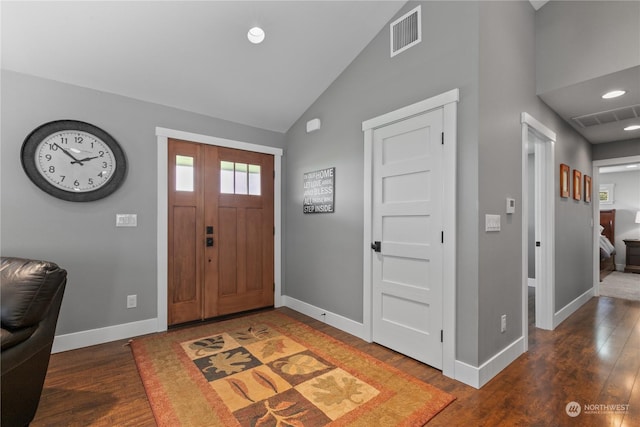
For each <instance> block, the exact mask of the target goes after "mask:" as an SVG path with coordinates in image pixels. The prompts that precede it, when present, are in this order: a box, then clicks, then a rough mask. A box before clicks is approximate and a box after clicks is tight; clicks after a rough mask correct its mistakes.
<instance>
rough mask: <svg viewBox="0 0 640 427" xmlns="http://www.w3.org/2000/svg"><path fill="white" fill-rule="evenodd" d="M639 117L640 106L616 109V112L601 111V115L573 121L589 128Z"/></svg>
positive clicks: (586, 116) (591, 115)
mask: <svg viewBox="0 0 640 427" xmlns="http://www.w3.org/2000/svg"><path fill="white" fill-rule="evenodd" d="M637 117H640V104H637V105H631V106H628V107H622V108H616V109H615V110H609V111H600V112H599V113H592V114H585V115H584V116H578V117H573V118H572V120H573V121H574V122H576V123H577V124H578V125H579V126H580V127H582V128H588V127H590V126H597V125H604V124H607V123H613V122H619V121H622V120H627V119H633V118H637Z"/></svg>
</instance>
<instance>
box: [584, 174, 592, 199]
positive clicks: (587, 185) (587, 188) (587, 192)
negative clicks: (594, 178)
mask: <svg viewBox="0 0 640 427" xmlns="http://www.w3.org/2000/svg"><path fill="white" fill-rule="evenodd" d="M584 201H585V202H587V203H591V177H590V176H589V175H585V176H584Z"/></svg>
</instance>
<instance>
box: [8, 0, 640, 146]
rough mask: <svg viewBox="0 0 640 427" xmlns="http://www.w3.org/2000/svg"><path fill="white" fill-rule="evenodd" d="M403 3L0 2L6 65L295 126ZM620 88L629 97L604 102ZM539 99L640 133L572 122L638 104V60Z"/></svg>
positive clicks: (605, 134) (608, 132) (602, 138)
mask: <svg viewBox="0 0 640 427" xmlns="http://www.w3.org/2000/svg"><path fill="white" fill-rule="evenodd" d="M530 1H531V4H532V5H533V6H534V8H536V9H538V8H539V7H542V6H543V5H544V3H546V1H545V0H530ZM404 3H405V1H404V0H402V1H400V0H395V1H364V0H363V1H330V0H322V1H266V0H265V1H240V0H236V1H176V0H174V1H82V2H80V1H68V2H59V1H44V2H34V1H2V3H0V8H1V9H0V11H1V15H2V22H1V24H2V28H1V31H2V32H1V39H2V50H1V51H2V68H4V69H8V70H13V71H17V72H21V73H25V74H30V75H35V76H38V77H43V78H47V79H52V80H57V81H61V82H66V83H70V84H74V85H78V86H83V87H88V88H92V89H97V90H100V91H104V92H109V93H115V94H120V95H124V96H128V97H131V98H136V99H140V100H144V101H148V102H153V103H157V104H162V105H168V106H172V107H177V108H180V109H183V110H187V111H192V112H196V113H200V114H204V115H208V116H212V117H217V118H221V119H225V120H230V121H233V122H238V123H242V124H246V125H249V126H255V127H258V128H262V129H269V130H274V131H278V132H286V131H287V130H288V129H289V128H290V127H291V125H293V123H294V122H295V121H296V120H297V119H298V118H299V117H300V116H301V115H302V114H303V113H304V112H305V111H306V109H307V108H308V107H309V106H310V105H311V104H312V103H313V102H314V101H315V100H316V99H317V98H318V97H319V96H320V95H321V94H322V92H323V91H324V90H325V89H326V88H327V87H328V86H329V85H330V84H331V83H332V82H333V81H334V80H335V78H336V77H337V76H338V75H339V74H340V73H341V72H342V71H343V70H344V69H345V68H346V67H347V66H348V65H349V64H350V63H351V61H352V60H353V59H354V58H355V57H356V56H357V55H358V54H359V53H360V52H361V51H362V49H363V48H364V47H365V46H366V45H367V44H368V43H369V42H370V41H371V40H372V39H373V37H375V36H376V34H378V32H379V31H380V30H381V29H382V28H383V27H384V26H385V24H386V23H387V22H388V21H389V20H390V19H391V18H392V17H393V16H394V15H395V14H396V13H397V12H398V10H399V9H400V8H401V7H402V6H403V5H404ZM254 25H260V26H262V27H263V28H264V29H265V31H266V39H265V41H264V43H262V44H260V45H252V44H250V43H249V42H248V40H247V38H246V33H247V31H248V30H249V28H250V27H252V26H254ZM619 87H621V88H628V90H629V94H628V95H627V96H625V97H623V98H620V99H618V100H610V101H604V100H602V99H601V98H600V95H601V94H602V93H603V92H604V91H606V90H609V89H610V88H619ZM541 98H542V99H543V101H544V102H546V103H547V104H548V105H549V106H550V107H551V108H552V109H554V110H555V111H556V112H558V114H559V115H560V116H562V117H563V118H564V119H565V120H567V122H569V123H570V124H571V125H572V126H573V127H574V128H575V129H576V130H577V131H578V132H580V133H581V134H582V135H583V136H584V137H585V138H586V139H587V140H588V141H590V142H592V143H602V142H610V141H617V140H623V139H630V138H640V131H635V132H624V131H623V130H622V127H623V126H620V123H614V124H606V125H598V126H593V127H590V128H581V127H580V126H579V125H577V124H576V123H575V122H574V121H573V120H572V118H573V117H576V116H580V115H583V114H589V113H596V112H601V111H606V110H609V109H612V108H617V107H619V106H629V105H634V104H640V67H634V68H632V69H629V70H624V71H621V72H618V73H614V74H611V75H608V76H602V77H599V78H597V79H593V80H590V81H587V82H583V83H579V84H576V85H572V86H569V87H564V88H559V89H557V90H554V91H552V92H549V93H545V94H542V95H541ZM638 120H640V119H638ZM627 121H631V120H627ZM636 121H637V120H636Z"/></svg>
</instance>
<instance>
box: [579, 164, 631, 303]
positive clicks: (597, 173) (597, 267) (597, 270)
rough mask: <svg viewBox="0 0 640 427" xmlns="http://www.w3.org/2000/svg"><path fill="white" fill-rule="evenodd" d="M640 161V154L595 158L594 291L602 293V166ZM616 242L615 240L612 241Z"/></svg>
mask: <svg viewBox="0 0 640 427" xmlns="http://www.w3.org/2000/svg"><path fill="white" fill-rule="evenodd" d="M635 162H640V156H629V157H616V158H613V159H604V160H594V161H593V163H592V164H593V168H592V175H593V177H592V184H591V188H592V192H593V194H592V197H591V200H593V293H594V295H595V296H599V295H600V229H599V228H598V225H599V224H600V198H599V197H598V196H597V195H598V191H599V189H600V168H601V167H603V166H616V165H622V164H625V163H635ZM612 243H614V244H615V242H612Z"/></svg>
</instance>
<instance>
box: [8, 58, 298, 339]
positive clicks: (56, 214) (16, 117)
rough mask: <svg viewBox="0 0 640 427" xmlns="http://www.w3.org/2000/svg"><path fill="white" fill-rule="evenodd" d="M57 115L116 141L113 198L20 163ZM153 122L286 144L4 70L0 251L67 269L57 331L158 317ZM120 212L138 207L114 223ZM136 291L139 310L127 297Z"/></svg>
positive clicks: (276, 136) (280, 137)
mask: <svg viewBox="0 0 640 427" xmlns="http://www.w3.org/2000/svg"><path fill="white" fill-rule="evenodd" d="M58 119H76V120H82V121H86V122H89V123H92V124H94V125H96V126H99V127H101V128H103V129H104V130H106V131H107V132H109V133H110V134H111V135H112V136H113V137H114V138H115V139H116V140H117V141H119V142H120V144H121V145H122V147H123V149H124V151H125V153H126V155H127V159H128V164H129V172H128V176H127V178H126V180H125V182H124V184H123V186H122V187H121V188H120V189H118V191H116V192H115V193H114V194H112V195H111V196H109V197H107V198H105V199H102V200H99V201H96V202H90V203H71V202H65V201H62V200H58V199H55V198H53V197H51V196H49V195H48V194H46V193H44V192H42V191H41V190H39V189H38V188H37V187H36V186H35V185H34V184H32V183H31V181H29V179H28V178H27V176H26V175H25V174H24V172H23V170H22V167H21V166H20V148H21V146H22V142H23V141H24V138H25V137H26V136H27V135H28V134H29V132H30V131H31V130H33V129H34V128H36V127H37V126H39V125H41V124H43V123H45V122H48V121H51V120H58ZM156 126H160V127H166V128H171V129H177V130H184V131H189V132H193V133H201V134H206V135H212V136H218V137H222V138H228V139H235V140H240V141H246V142H252V143H255V144H263V145H270V146H274V147H281V148H282V147H283V146H284V142H285V138H284V134H280V133H275V132H269V131H263V130H259V129H255V128H249V127H246V126H242V125H238V124H234V123H231V122H226V121H222V120H218V119H214V118H211V117H206V116H201V115H197V114H193V113H189V112H185V111H181V110H177V109H173V108H167V107H163V106H159V105H155V104H150V103H146V102H141V101H136V100H133V99H130V98H125V97H122V96H116V95H110V94H107V93H102V92H98V91H94V90H89V89H84V88H80V87H76V86H71V85H67V84H62V83H57V82H53V81H49V80H44V79H39V78H35V77H30V76H26V75H22V74H17V73H14V72H9V71H4V70H3V71H2V134H1V136H2V146H1V150H2V153H1V162H2V163H1V173H2V176H1V180H0V182H1V185H2V187H1V190H2V191H1V199H0V200H1V218H2V229H1V236H2V248H1V249H2V255H11V256H23V257H31V258H41V259H47V260H51V261H54V262H57V263H59V264H60V265H61V266H62V267H63V268H66V269H67V270H68V272H69V280H68V285H67V288H66V292H65V297H64V301H63V304H62V310H61V313H60V320H59V322H58V330H57V333H58V334H67V333H72V332H78V331H84V330H89V329H94V328H101V327H106V326H112V325H118V324H122V323H127V322H133V321H138V320H144V319H150V318H155V317H156V304H157V284H156V200H157V198H156V185H157V184H156V183H157V168H156V163H157V150H156V145H157V143H156V136H155V128H156ZM116 213H136V214H138V227H137V228H116V227H115V215H116ZM129 294H137V295H138V308H136V309H127V308H126V296H127V295H129Z"/></svg>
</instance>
